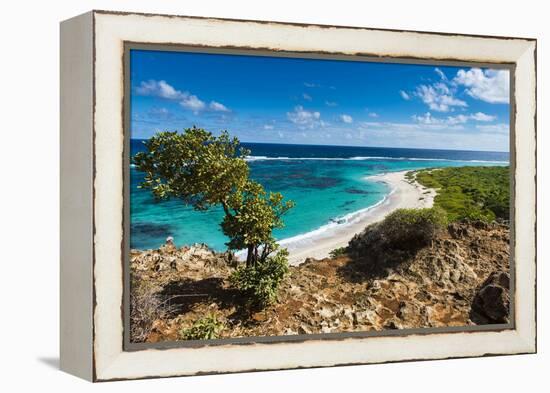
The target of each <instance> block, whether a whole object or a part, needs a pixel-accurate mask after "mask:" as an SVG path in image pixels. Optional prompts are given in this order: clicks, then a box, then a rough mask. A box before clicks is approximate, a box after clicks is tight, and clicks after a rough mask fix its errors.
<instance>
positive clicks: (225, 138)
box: [133, 127, 294, 268]
mask: <svg viewBox="0 0 550 393" xmlns="http://www.w3.org/2000/svg"><path fill="white" fill-rule="evenodd" d="M144 143H145V147H146V151H144V152H140V153H137V154H136V155H135V156H134V159H133V162H134V164H135V165H136V168H137V169H138V170H140V171H142V172H144V173H145V178H144V181H143V182H142V183H141V184H140V187H142V188H145V189H149V190H151V192H152V193H153V195H154V196H155V198H158V199H169V198H179V199H181V200H182V201H183V202H184V203H186V204H188V205H191V206H193V208H194V209H196V210H202V211H204V210H208V209H209V208H211V207H213V206H217V205H219V206H221V207H222V208H223V211H224V213H225V216H224V219H223V221H222V222H221V227H222V231H223V233H224V234H225V235H226V236H227V237H229V239H230V240H229V242H228V243H226V244H227V246H228V248H229V249H231V250H241V249H246V250H247V258H246V266H247V268H252V267H255V266H256V265H257V264H259V263H264V262H265V261H266V260H267V259H268V257H269V256H270V254H271V253H272V252H274V251H275V250H276V244H275V239H274V238H273V229H275V228H281V227H282V226H283V225H284V224H283V221H282V219H281V217H282V216H283V215H284V214H285V213H286V212H287V211H288V210H289V209H290V208H292V207H293V205H294V204H293V202H292V201H283V196H282V195H281V194H280V193H276V192H269V193H268V192H266V191H265V190H264V188H263V187H262V185H261V184H259V183H257V182H255V181H253V180H250V178H249V172H250V171H249V167H248V164H247V163H246V160H245V158H246V156H247V155H249V154H250V152H249V151H248V150H246V149H243V148H241V147H240V146H239V140H238V139H237V138H231V137H230V136H229V134H228V133H227V132H226V131H224V132H222V133H221V135H220V136H214V135H213V134H212V133H210V132H208V131H206V130H204V129H200V128H196V127H193V128H189V129H186V130H185V131H184V132H183V133H181V134H180V133H178V132H175V131H174V132H159V133H157V134H156V135H155V136H153V137H152V138H150V139H149V140H147V141H145V142H144ZM279 252H280V251H279Z"/></svg>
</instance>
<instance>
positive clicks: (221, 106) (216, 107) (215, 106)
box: [209, 101, 230, 112]
mask: <svg viewBox="0 0 550 393" xmlns="http://www.w3.org/2000/svg"><path fill="white" fill-rule="evenodd" d="M209 107H210V109H212V110H213V111H216V112H230V111H229V109H228V108H227V107H226V106H225V105H224V104H221V103H219V102H216V101H210V105H209Z"/></svg>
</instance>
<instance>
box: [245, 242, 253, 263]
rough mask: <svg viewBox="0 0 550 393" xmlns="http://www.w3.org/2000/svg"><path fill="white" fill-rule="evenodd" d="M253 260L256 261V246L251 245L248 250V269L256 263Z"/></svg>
mask: <svg viewBox="0 0 550 393" xmlns="http://www.w3.org/2000/svg"><path fill="white" fill-rule="evenodd" d="M253 259H254V245H253V244H249V245H248V250H247V253H246V267H252V264H253V262H254V261H253Z"/></svg>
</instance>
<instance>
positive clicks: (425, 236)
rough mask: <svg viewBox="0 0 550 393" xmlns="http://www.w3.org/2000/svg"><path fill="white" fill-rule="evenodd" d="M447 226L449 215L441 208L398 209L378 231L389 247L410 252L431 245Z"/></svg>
mask: <svg viewBox="0 0 550 393" xmlns="http://www.w3.org/2000/svg"><path fill="white" fill-rule="evenodd" d="M446 225H447V214H446V213H445V211H444V210H443V209H441V208H438V207H433V208H430V209H398V210H396V211H394V212H393V213H391V214H389V215H388V216H387V217H386V218H385V219H384V220H383V221H382V222H381V223H380V224H379V226H378V231H379V232H380V235H381V236H382V240H383V241H384V243H386V244H387V246H389V247H392V248H397V249H407V250H410V249H416V248H420V247H423V246H425V245H428V244H430V242H431V240H432V239H433V237H434V235H435V233H436V232H437V231H439V230H441V229H443V228H444V227H445V226H446Z"/></svg>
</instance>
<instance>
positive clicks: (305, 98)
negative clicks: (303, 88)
mask: <svg viewBox="0 0 550 393" xmlns="http://www.w3.org/2000/svg"><path fill="white" fill-rule="evenodd" d="M302 97H304V100H306V101H311V100H313V98H312V97H311V96H310V95H309V94H307V93H304V94H302Z"/></svg>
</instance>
